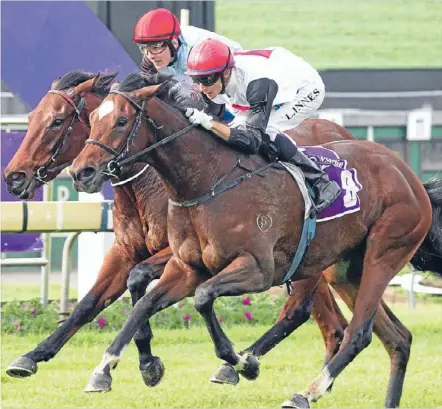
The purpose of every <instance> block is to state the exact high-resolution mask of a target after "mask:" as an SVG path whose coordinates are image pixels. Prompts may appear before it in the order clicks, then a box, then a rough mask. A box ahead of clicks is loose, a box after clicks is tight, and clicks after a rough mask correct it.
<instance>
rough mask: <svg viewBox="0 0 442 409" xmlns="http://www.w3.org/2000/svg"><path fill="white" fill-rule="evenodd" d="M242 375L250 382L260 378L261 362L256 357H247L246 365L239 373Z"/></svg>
mask: <svg viewBox="0 0 442 409" xmlns="http://www.w3.org/2000/svg"><path fill="white" fill-rule="evenodd" d="M239 373H240V375H242V376H244V378H246V379H248V380H249V381H254V380H255V379H256V378H258V376H259V361H258V358H257V357H256V356H255V355H247V358H246V365H245V366H244V368H243V369H241V370H240V371H239Z"/></svg>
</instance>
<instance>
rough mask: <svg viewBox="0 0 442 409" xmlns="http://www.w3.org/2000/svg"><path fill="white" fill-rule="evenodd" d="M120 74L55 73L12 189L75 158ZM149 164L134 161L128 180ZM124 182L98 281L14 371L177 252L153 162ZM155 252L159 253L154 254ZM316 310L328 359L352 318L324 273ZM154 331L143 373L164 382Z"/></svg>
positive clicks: (33, 118) (316, 135) (13, 168)
mask: <svg viewBox="0 0 442 409" xmlns="http://www.w3.org/2000/svg"><path fill="white" fill-rule="evenodd" d="M115 75H116V74H110V75H108V74H91V73H85V72H81V71H73V72H70V73H67V74H66V75H65V76H63V77H62V78H59V79H58V80H56V81H54V83H53V84H52V87H51V90H50V91H49V93H48V94H46V95H45V96H44V97H43V98H42V100H41V101H40V103H39V105H38V106H37V107H36V109H35V110H34V111H33V112H31V113H30V115H29V127H28V132H27V134H26V136H25V138H24V140H23V143H22V145H21V146H20V148H19V150H18V151H17V153H16V154H15V155H14V158H13V159H12V160H11V162H10V163H9V164H8V166H7V168H6V170H5V173H4V178H5V181H6V183H7V186H8V190H9V191H10V192H11V193H13V194H15V195H17V196H19V197H20V198H23V199H26V198H32V197H33V196H34V192H35V189H37V188H39V187H40V186H41V185H42V184H43V183H48V182H49V181H51V180H53V179H54V178H55V177H56V176H57V175H58V174H59V173H60V172H61V171H62V170H63V169H64V168H66V167H67V166H68V165H70V164H71V161H72V160H73V159H74V158H75V157H76V155H78V154H79V153H80V151H81V149H82V148H83V147H84V144H85V141H86V139H87V138H88V137H89V132H90V129H89V114H90V113H91V112H92V111H93V110H94V109H96V108H97V107H98V106H99V104H100V103H101V102H102V100H103V98H104V97H105V96H106V95H107V94H108V92H109V87H110V85H111V82H112V81H113V79H114V77H115ZM195 103H196V104H197V103H198V101H196V102H195ZM292 136H293V137H294V138H295V139H296V140H297V141H298V142H300V141H303V143H312V144H321V143H325V142H327V141H330V140H334V139H351V138H352V136H351V135H350V134H349V133H348V132H346V131H345V130H344V129H343V128H342V127H340V126H338V125H335V124H333V123H332V122H329V121H321V120H319V121H318V120H306V121H304V122H303V123H302V124H301V126H299V127H298V128H296V130H294V131H292ZM144 168H145V167H144V166H139V165H138V166H135V167H134V169H132V170H131V172H129V173H128V174H127V175H126V177H127V179H125V180H126V181H127V180H128V179H130V178H131V175H137V174H138V173H139V170H140V169H141V170H143V169H144ZM121 182H122V181H119V183H120V185H119V186H116V187H115V189H114V191H115V200H114V211H113V219H114V229H115V234H116V237H115V243H114V245H113V246H112V247H111V249H110V250H109V252H108V254H107V256H106V259H105V261H104V264H103V266H102V268H101V270H100V272H99V274H98V277H97V280H96V282H95V284H94V285H93V287H92V288H91V289H90V291H89V293H88V294H87V295H86V296H85V297H84V298H83V300H82V301H81V302H80V303H79V304H78V306H77V307H76V308H75V310H74V311H73V313H72V314H71V316H70V317H69V318H68V319H67V320H66V321H65V322H64V323H63V324H62V325H61V326H60V327H59V328H57V330H56V331H55V332H54V333H53V334H52V335H51V336H50V337H48V338H47V339H46V340H44V341H43V342H42V343H40V344H39V345H38V346H37V347H36V348H35V349H34V350H33V351H30V352H28V353H27V354H25V355H24V356H23V357H20V358H18V359H17V360H16V361H14V362H13V363H12V364H11V365H10V366H9V368H8V369H7V373H8V374H9V375H11V376H15V377H26V376H30V375H32V374H34V373H36V371H37V364H38V363H39V362H41V361H48V360H50V359H52V358H53V357H54V356H55V355H56V354H57V353H58V351H60V349H61V348H62V347H63V346H64V345H65V344H66V342H67V341H68V340H69V339H70V338H71V337H72V336H73V335H75V333H76V332H77V331H78V330H79V329H80V328H81V327H82V326H83V325H85V324H86V323H88V322H90V321H91V320H93V319H94V318H95V317H96V316H97V314H99V313H100V312H101V311H102V310H103V309H104V308H105V307H106V306H108V305H110V304H111V303H113V302H114V301H115V300H116V299H117V298H118V297H119V296H120V295H121V294H122V293H123V292H124V291H125V290H126V288H127V286H126V282H127V283H128V287H129V290H130V292H131V296H132V301H133V303H135V302H136V301H137V300H138V299H139V298H140V297H141V296H142V295H143V294H144V291H145V288H146V286H147V285H148V283H149V282H150V281H151V280H152V279H154V278H158V277H159V276H160V274H161V272H162V271H163V268H164V266H165V264H166V262H167V261H168V260H169V258H170V257H171V255H172V252H171V250H170V248H169V247H166V246H167V243H168V242H167V228H166V209H167V192H166V191H165V189H164V187H163V184H162V183H161V182H160V180H159V178H158V177H157V174H156V171H154V170H153V169H152V168H150V169H147V170H145V172H143V173H142V174H140V175H139V176H138V178H135V179H133V180H132V181H129V182H127V183H124V184H123V185H121ZM123 182H124V181H123ZM152 254H155V255H154V256H153V257H150V258H148V257H149V256H150V255H152ZM145 259H147V260H145ZM140 262H141V264H138V263H140ZM130 271H131V273H130V274H131V275H130V279H129V281H127V280H128V277H129V272H130ZM294 298H296V297H291V299H294ZM292 309H293V308H292V301H291V300H290V301H288V302H287V305H286V307H285V309H284V310H283V312H282V313H281V315H280V318H279V320H283V319H284V317H285V316H286V315H287V314H289V313H290V312H291V311H292ZM312 314H313V316H314V318H315V320H316V322H317V323H318V325H319V327H320V329H321V332H322V335H323V337H324V341H325V344H326V357H325V362H328V361H329V360H330V359H331V358H332V357H333V355H334V354H335V353H336V351H337V347H338V345H339V342H340V341H341V340H342V337H343V331H344V328H345V327H346V326H347V322H346V320H345V318H344V317H343V315H342V313H341V311H340V309H339V307H338V306H337V305H336V302H335V300H334V298H333V296H332V294H331V293H330V290H329V288H328V285H327V283H326V282H325V281H324V279H322V280H321V282H320V284H319V285H318V295H317V296H316V298H315V301H314V303H313V310H312ZM151 338H152V333H151V330H150V327H149V323H148V322H146V324H145V325H144V326H143V328H142V329H141V330H139V331H138V333H137V334H136V336H135V343H136V345H137V348H138V350H139V355H140V369H141V371H142V375H143V379H144V381H145V383H146V384H147V385H148V386H154V385H156V384H158V382H159V381H160V380H161V377H162V375H163V372H164V368H163V365H162V363H161V361H160V359H159V358H158V357H153V356H152V354H151V349H150V340H151Z"/></svg>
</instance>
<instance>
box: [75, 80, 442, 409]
mask: <svg viewBox="0 0 442 409" xmlns="http://www.w3.org/2000/svg"><path fill="white" fill-rule="evenodd" d="M145 85H146V81H145V80H144V79H143V78H141V77H139V76H137V75H131V76H129V77H127V78H126V80H124V81H123V83H122V84H121V85H120V87H119V90H117V91H113V92H112V93H111V94H110V95H109V96H108V97H106V99H105V101H104V102H103V104H102V105H101V106H103V105H104V104H106V107H107V108H106V114H105V115H104V114H103V115H100V112H99V111H100V108H101V107H100V108H99V109H98V110H96V111H94V112H93V113H92V115H91V125H92V130H91V139H90V140H88V142H89V143H90V144H88V145H87V146H86V147H85V148H84V149H83V151H82V152H81V153H80V155H79V156H77V158H76V159H75V160H74V163H73V165H72V167H71V174H72V176H73V178H74V180H75V183H76V185H77V186H79V187H81V188H82V189H83V190H85V191H88V192H91V193H92V192H94V191H98V190H100V188H101V185H102V183H103V181H104V180H106V179H107V178H108V177H109V171H115V172H117V171H123V170H124V169H126V170H127V169H128V168H130V166H131V165H132V164H133V163H134V162H136V161H144V162H148V163H150V164H151V165H152V166H153V167H155V168H156V169H157V170H158V172H159V175H160V177H161V178H162V180H163V182H164V184H165V186H166V190H167V192H168V194H169V197H170V198H171V200H172V201H173V202H171V203H175V204H180V203H181V205H169V212H168V230H169V233H168V234H169V243H170V246H171V248H172V250H173V257H172V258H171V259H170V260H169V261H168V263H167V264H166V267H165V270H164V272H163V274H162V276H161V277H160V279H159V281H158V283H157V285H156V287H155V288H154V289H153V290H152V291H151V292H150V293H148V294H146V295H145V296H143V297H142V298H141V299H140V300H139V301H138V303H137V304H136V305H135V307H134V309H133V311H132V313H131V315H130V317H129V319H128V320H127V322H126V323H125V325H124V327H123V329H122V330H121V331H120V333H119V334H118V336H117V337H116V339H115V340H114V342H113V343H112V344H111V345H110V346H109V348H108V349H107V350H106V353H105V354H104V356H103V359H102V362H101V363H100V365H99V366H98V367H97V368H96V370H95V371H94V374H93V376H92V379H91V382H92V383H94V382H97V383H101V382H104V381H106V382H110V380H111V378H110V371H111V369H114V368H115V367H116V365H117V364H118V362H119V360H120V359H121V354H122V352H123V350H124V348H125V347H126V345H127V344H128V343H129V342H130V340H131V338H132V337H133V336H134V334H135V333H136V331H137V329H138V328H139V327H140V326H141V325H142V324H143V322H144V321H145V320H146V319H148V318H149V317H151V316H152V315H153V314H155V313H156V312H158V311H160V310H162V309H164V308H166V307H168V306H169V305H171V304H174V303H176V302H178V301H179V300H181V299H182V298H184V297H186V296H189V295H192V294H194V296H195V307H196V309H197V310H198V312H199V313H200V314H201V315H202V317H203V319H204V321H205V323H206V326H207V329H208V331H209V333H210V335H211V338H212V340H213V342H214V346H215V351H216V355H217V356H218V357H219V358H220V359H222V360H224V361H226V363H227V365H226V366H225V368H232V367H234V368H235V369H236V370H238V371H240V372H241V373H242V374H243V375H244V376H245V377H246V378H249V379H255V378H256V377H257V375H258V368H259V362H258V359H257V357H259V356H262V355H263V354H264V353H265V352H267V351H269V350H270V349H271V348H272V347H273V346H275V345H276V344H277V343H278V342H279V341H281V340H282V339H283V338H285V337H286V336H288V335H289V334H290V333H291V332H292V331H293V330H294V329H296V328H297V327H298V326H299V325H301V324H302V323H304V322H305V321H306V320H307V319H308V316H309V314H310V311H311V308H312V302H313V299H314V296H315V291H316V289H317V285H318V282H319V280H320V278H321V275H322V271H323V270H324V269H326V268H327V267H330V266H331V265H333V264H335V263H337V262H339V261H341V264H345V266H346V270H347V274H348V275H347V277H346V281H347V282H348V283H350V284H352V285H353V286H354V288H356V289H357V293H356V294H353V295H352V296H353V300H354V305H353V312H354V314H353V318H352V320H351V322H350V324H349V326H348V327H346V329H345V334H344V338H343V340H342V343H341V345H340V348H339V351H338V352H337V353H336V355H335V356H334V357H333V358H332V359H331V360H330V362H328V363H327V365H326V366H325V367H324V369H323V370H322V372H321V374H320V375H319V377H318V378H317V379H316V380H315V381H314V382H313V383H311V384H310V385H309V386H308V387H307V388H306V389H305V390H304V391H302V392H299V393H297V394H295V395H293V397H291V398H290V399H289V400H287V401H286V402H284V404H283V406H284V407H308V406H309V402H311V401H316V400H318V399H319V398H320V397H321V396H322V395H323V394H324V393H325V392H326V390H327V388H328V387H329V386H330V385H331V384H332V382H333V380H334V379H335V378H336V377H337V376H338V375H339V374H340V373H341V372H342V370H343V369H344V368H345V367H346V366H347V365H348V364H349V363H350V362H351V361H352V360H353V359H354V358H355V357H356V355H358V354H359V353H360V352H361V351H362V350H363V349H364V348H365V347H367V346H368V345H369V344H370V342H371V336H372V331H373V326H374V325H375V327H376V326H377V327H378V331H381V330H382V331H387V332H388V331H389V330H390V329H393V330H394V331H393V333H391V334H384V341H385V342H388V340H392V341H393V342H396V341H397V342H398V343H396V344H395V345H394V346H390V350H393V349H396V350H398V351H399V358H401V356H400V355H404V354H405V355H407V354H409V347H410V342H411V335H410V334H409V332H408V331H407V330H405V331H403V332H404V333H403V334H402V336H403V337H404V338H405V340H406V342H405V343H404V345H401V344H400V342H401V341H402V338H400V337H399V338H397V337H396V334H395V333H394V332H395V331H396V332H401V330H402V329H404V328H405V327H404V326H403V325H402V324H401V323H399V321H398V319H397V318H396V317H395V316H394V315H393V314H392V312H391V311H390V310H388V309H383V310H382V311H383V313H382V314H381V315H380V316H379V317H377V318H375V314H376V311H377V310H378V309H380V308H381V297H382V295H383V293H384V290H385V288H386V287H387V285H388V283H389V281H390V280H391V279H392V278H393V277H394V276H395V275H396V274H397V273H398V272H399V271H400V270H401V269H402V268H403V267H404V266H405V264H406V263H408V262H409V261H410V260H411V262H412V263H413V265H414V266H415V267H417V268H421V269H424V268H427V267H429V268H431V269H432V270H433V271H434V272H435V273H438V274H442V264H441V262H440V261H441V256H442V234H441V227H442V220H441V218H440V214H441V208H442V181H441V180H440V179H433V180H431V181H429V182H428V183H426V184H425V185H422V183H421V182H420V180H419V179H418V178H417V176H416V175H415V174H414V173H413V171H412V170H411V169H410V167H409V166H408V165H407V164H406V163H405V162H404V161H403V160H402V159H400V158H399V157H398V156H397V155H396V154H394V153H393V152H392V151H390V150H389V149H387V148H385V147H383V146H381V145H378V144H376V143H373V142H366V141H364V142H362V141H340V142H332V143H328V144H326V145H325V146H326V147H328V148H330V149H332V150H334V151H335V152H336V153H337V154H338V155H339V156H340V157H341V158H343V159H345V160H346V161H347V163H348V164H349V166H350V167H352V168H355V169H357V172H358V178H359V181H360V182H361V184H362V186H363V189H362V190H361V191H360V192H359V198H360V203H361V207H360V210H359V211H358V212H355V213H351V214H347V215H346V216H345V217H343V218H338V219H332V220H329V221H326V222H323V223H320V224H318V226H317V230H316V236H315V238H314V240H313V241H312V242H311V244H310V247H309V249H308V251H307V253H306V255H305V257H304V259H303V261H302V263H301V265H300V266H299V268H298V269H297V270H296V272H295V275H294V277H293V280H294V281H295V282H294V286H293V287H294V289H295V292H296V297H297V300H296V302H294V303H293V304H294V307H295V308H294V310H292V311H290V313H288V314H287V316H286V317H285V318H284V319H283V320H281V321H280V322H278V323H277V324H276V325H275V326H274V327H272V328H271V329H270V330H269V331H268V332H267V333H265V334H264V335H263V336H262V337H261V338H260V339H259V340H258V341H257V342H256V343H255V344H253V345H252V346H251V347H249V348H247V349H246V350H245V351H243V352H242V353H239V354H238V353H236V352H235V351H234V349H233V346H232V343H231V342H230V340H229V339H228V338H227V336H226V335H225V333H224V331H223V330H222V328H221V326H220V325H219V323H218V321H217V318H216V315H215V313H214V310H213V304H214V301H215V300H216V298H217V297H220V296H237V295H241V294H244V293H253V292H261V291H265V290H267V289H269V288H270V287H271V286H275V285H279V284H280V283H281V281H282V279H283V277H284V276H285V274H286V272H287V270H288V269H289V267H290V265H291V262H292V258H293V255H294V253H295V250H296V248H297V246H298V244H299V242H300V235H301V230H302V226H303V220H304V200H303V198H302V195H301V192H300V190H299V188H298V186H297V184H296V183H295V182H294V181H293V178H292V177H291V176H290V175H289V174H288V173H287V172H285V171H283V170H281V169H278V168H275V167H271V168H270V167H268V165H266V162H265V160H264V159H263V158H261V157H260V156H250V157H248V156H245V155H242V154H240V153H238V152H236V151H234V150H232V149H231V148H230V147H229V146H228V145H227V144H225V143H224V142H222V141H221V140H220V139H218V138H215V137H214V136H213V135H212V134H211V133H210V132H207V131H205V130H203V129H200V128H195V127H194V126H192V125H189V123H188V121H187V120H186V119H185V117H184V116H183V115H182V112H183V109H184V108H185V107H179V108H180V109H176V108H174V107H172V106H170V105H169V104H167V103H165V102H164V101H162V100H161V98H160V97H159V95H160V94H161V91H162V88H163V87H164V86H166V85H167V84H160V85H156V86H145ZM97 111H98V112H97ZM238 158H240V159H241V166H238V163H239V162H238ZM258 169H265V170H262V171H261V173H260V175H259V176H257V175H255V176H252V177H250V173H253V172H254V171H256V170H258ZM247 174H249V176H247ZM239 177H242V178H243V180H245V182H244V183H241V184H240V185H238V186H236V188H234V189H228V190H225V191H223V193H222V194H213V190H212V189H213V188H214V186H215V185H216V186H218V187H219V186H220V185H221V186H225V185H223V184H224V183H227V182H232V180H234V181H237V178H239ZM184 204H185V205H184ZM260 214H268V215H271V217H272V220H273V223H272V226H271V228H270V229H268V230H265V231H263V230H261V229H259V228H258V227H259V226H257V223H256V219H257V216H258V215H260ZM432 215H434V218H432ZM298 283H301V286H299V287H297V285H298ZM297 288H300V290H298V291H296V289H297ZM349 294H350V295H351V291H350V292H349ZM376 315H378V314H376ZM388 321H389V322H388ZM387 322H388V323H387ZM407 342H408V343H407ZM387 350H388V348H387ZM395 357H396V358H397V355H395ZM406 358H408V356H407V357H406ZM405 369H406V362H405V366H404V364H403V361H402V360H401V359H397V360H394V361H393V359H392V374H391V378H390V384H389V389H388V393H387V400H386V404H387V406H389V407H395V406H398V404H399V400H400V396H401V392H402V385H403V379H404V375H405ZM225 374H229V369H227V370H225V371H224V375H225Z"/></svg>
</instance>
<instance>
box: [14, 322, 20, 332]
mask: <svg viewBox="0 0 442 409" xmlns="http://www.w3.org/2000/svg"><path fill="white" fill-rule="evenodd" d="M20 327H21V325H20V323H19V322H16V323H15V325H14V328H15V330H16V331H19V330H20Z"/></svg>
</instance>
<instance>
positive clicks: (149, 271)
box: [127, 247, 172, 387]
mask: <svg viewBox="0 0 442 409" xmlns="http://www.w3.org/2000/svg"><path fill="white" fill-rule="evenodd" d="M171 257H172V250H171V249H170V247H167V248H165V249H163V250H161V251H160V252H159V253H157V254H155V255H154V256H152V257H149V258H148V259H147V260H144V261H142V262H141V263H139V264H137V265H136V266H135V267H134V268H133V269H132V270H131V272H130V273H129V278H128V280H127V288H128V289H129V291H130V295H131V297H132V304H133V305H135V304H136V303H137V301H138V300H139V299H140V298H141V297H143V295H144V294H145V292H146V288H147V286H148V285H149V284H150V283H151V282H152V280H154V279H158V278H160V276H161V274H162V273H163V270H164V267H165V266H166V264H167V262H168V261H169V260H170V258H171ZM152 338H153V333H152V329H151V327H150V323H149V320H146V321H145V322H144V323H143V324H142V325H141V327H140V328H139V329H138V331H137V332H136V334H135V335H134V342H135V345H136V346H137V349H138V354H139V360H140V371H141V376H142V377H143V381H144V383H145V384H146V385H147V386H149V387H153V386H156V385H158V384H159V383H160V381H161V379H162V378H163V375H164V365H163V363H162V362H161V359H160V358H159V357H157V356H153V355H152V351H151V346H150V343H151V341H152Z"/></svg>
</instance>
